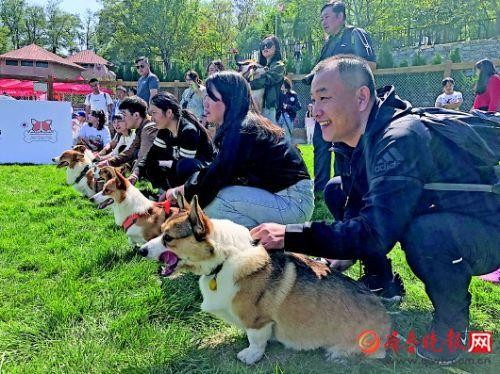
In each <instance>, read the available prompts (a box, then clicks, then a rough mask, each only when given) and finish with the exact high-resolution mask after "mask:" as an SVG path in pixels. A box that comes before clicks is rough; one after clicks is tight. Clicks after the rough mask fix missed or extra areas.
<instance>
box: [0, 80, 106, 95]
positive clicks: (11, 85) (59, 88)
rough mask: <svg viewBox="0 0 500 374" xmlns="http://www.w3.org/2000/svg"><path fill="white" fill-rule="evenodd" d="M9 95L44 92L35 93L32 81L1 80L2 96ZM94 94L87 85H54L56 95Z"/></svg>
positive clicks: (0, 91) (36, 92) (0, 89)
mask: <svg viewBox="0 0 500 374" xmlns="http://www.w3.org/2000/svg"><path fill="white" fill-rule="evenodd" d="M101 91H104V92H107V93H109V94H113V91H112V90H110V89H109V88H101ZM4 92H5V93H8V94H9V95H11V96H15V97H20V96H40V94H42V92H38V91H34V89H33V82H32V81H21V80H17V79H0V94H2V93H4ZM91 92H92V88H91V87H90V86H89V85H88V84H86V83H54V93H56V94H71V95H86V94H89V93H91Z"/></svg>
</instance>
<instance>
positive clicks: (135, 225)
mask: <svg viewBox="0 0 500 374" xmlns="http://www.w3.org/2000/svg"><path fill="white" fill-rule="evenodd" d="M108 171H109V170H107V169H106V168H104V172H108ZM114 173H115V177H113V178H111V179H110V180H108V181H107V182H106V183H105V184H104V186H103V188H102V191H100V192H98V193H96V194H95V195H94V196H92V197H91V198H90V200H91V201H92V202H94V203H96V204H99V205H98V207H99V209H104V208H105V207H107V206H109V205H111V204H112V205H111V207H112V210H113V214H114V216H115V223H116V224H117V225H118V226H121V227H122V228H123V230H124V231H125V232H126V234H127V236H128V239H129V242H130V244H132V245H137V246H138V245H142V244H144V243H146V242H147V241H149V240H151V239H153V238H155V237H157V236H158V235H160V233H161V225H162V223H163V222H165V220H166V219H167V218H168V217H169V216H170V214H172V212H175V211H176V210H177V209H176V208H170V204H169V203H168V202H164V203H157V202H154V201H151V200H148V199H147V198H146V197H145V196H144V195H143V194H142V193H141V191H139V190H138V189H137V188H135V187H134V186H133V185H132V184H131V183H130V182H129V181H128V179H126V178H125V177H124V176H123V175H122V174H121V173H120V172H119V171H117V170H116V169H115V170H114Z"/></svg>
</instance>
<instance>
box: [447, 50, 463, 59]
mask: <svg viewBox="0 0 500 374" xmlns="http://www.w3.org/2000/svg"><path fill="white" fill-rule="evenodd" d="M449 58H450V60H451V62H462V57H460V50H459V49H458V48H455V49H454V50H452V51H450V55H449Z"/></svg>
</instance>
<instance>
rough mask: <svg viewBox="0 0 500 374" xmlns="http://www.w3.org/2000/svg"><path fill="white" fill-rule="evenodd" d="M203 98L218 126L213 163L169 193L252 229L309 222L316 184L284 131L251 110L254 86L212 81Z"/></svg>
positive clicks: (233, 76) (228, 78)
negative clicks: (265, 224) (273, 223)
mask: <svg viewBox="0 0 500 374" xmlns="http://www.w3.org/2000/svg"><path fill="white" fill-rule="evenodd" d="M206 87H207V95H206V97H205V99H204V107H205V114H206V115H207V120H208V121H209V122H211V123H216V124H217V132H216V135H215V139H214V142H215V145H216V147H217V148H218V149H219V152H218V154H217V156H216V158H215V160H214V162H213V163H212V164H211V165H210V166H209V167H208V168H204V169H203V170H201V171H200V172H199V173H197V174H195V175H193V177H192V178H190V179H189V180H188V181H187V182H186V183H185V184H184V185H182V186H179V187H176V188H174V189H170V190H168V191H167V193H166V198H167V199H169V200H174V198H175V195H176V193H177V192H183V193H184V194H185V196H186V198H187V199H188V200H189V199H191V198H192V197H193V196H194V195H198V198H199V202H200V204H201V206H202V207H203V208H204V209H205V212H206V213H207V214H208V216H209V217H211V218H225V219H229V220H232V221H234V222H236V223H239V224H241V225H243V226H246V227H248V228H252V227H255V226H257V225H258V224H260V223H263V222H269V221H272V220H275V219H276V220H278V221H279V222H282V223H299V222H305V221H307V220H308V219H309V218H311V215H312V211H313V208H314V196H313V184H312V181H311V179H310V177H309V174H308V172H307V169H306V166H305V163H304V161H303V160H302V157H301V156H300V153H299V152H298V150H297V149H296V148H295V147H294V146H292V145H291V144H290V143H289V142H288V141H287V140H286V139H285V137H284V133H283V130H282V129H281V128H279V127H278V126H276V125H274V124H273V123H272V122H271V121H269V120H268V119H266V118H264V117H263V116H261V115H258V114H256V113H253V112H252V111H251V110H250V105H251V95H250V86H249V84H248V83H247V81H246V80H245V79H244V78H243V77H242V76H241V75H240V74H238V73H235V72H229V71H227V72H221V73H216V74H214V75H212V76H211V77H209V78H208V79H207V82H206Z"/></svg>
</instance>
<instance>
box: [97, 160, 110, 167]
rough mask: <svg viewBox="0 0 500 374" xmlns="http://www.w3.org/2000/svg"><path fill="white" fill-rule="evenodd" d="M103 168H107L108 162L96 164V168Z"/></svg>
mask: <svg viewBox="0 0 500 374" xmlns="http://www.w3.org/2000/svg"><path fill="white" fill-rule="evenodd" d="M105 166H109V161H108V160H104V161H101V162H99V163H98V164H97V167H98V168H103V167H105Z"/></svg>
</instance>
